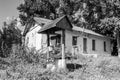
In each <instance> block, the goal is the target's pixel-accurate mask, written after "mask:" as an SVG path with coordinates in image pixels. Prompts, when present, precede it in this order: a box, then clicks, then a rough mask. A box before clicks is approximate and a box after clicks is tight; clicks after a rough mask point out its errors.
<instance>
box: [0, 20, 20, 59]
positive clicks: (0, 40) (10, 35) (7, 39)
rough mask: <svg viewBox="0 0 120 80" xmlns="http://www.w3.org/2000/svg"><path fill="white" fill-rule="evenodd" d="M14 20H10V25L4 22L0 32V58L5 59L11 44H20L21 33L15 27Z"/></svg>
mask: <svg viewBox="0 0 120 80" xmlns="http://www.w3.org/2000/svg"><path fill="white" fill-rule="evenodd" d="M16 24H17V22H16V20H12V21H11V23H10V24H7V23H6V22H4V25H3V28H2V30H0V35H1V36H0V46H1V47H0V53H1V54H0V56H1V57H7V56H8V55H9V54H10V52H11V49H12V44H21V40H22V39H21V38H22V35H21V31H20V30H19V29H18V28H17V26H16Z"/></svg>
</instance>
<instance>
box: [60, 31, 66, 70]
mask: <svg viewBox="0 0 120 80" xmlns="http://www.w3.org/2000/svg"><path fill="white" fill-rule="evenodd" d="M61 43H62V65H61V66H62V67H63V68H66V64H65V30H62V35H61Z"/></svg>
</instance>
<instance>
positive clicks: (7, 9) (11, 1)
mask: <svg viewBox="0 0 120 80" xmlns="http://www.w3.org/2000/svg"><path fill="white" fill-rule="evenodd" d="M22 2H23V0H0V26H1V25H2V23H3V21H6V19H7V18H9V17H10V18H11V17H18V16H19V12H18V10H17V6H19V4H21V3H22Z"/></svg>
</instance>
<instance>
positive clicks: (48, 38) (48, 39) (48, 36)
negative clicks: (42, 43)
mask: <svg viewBox="0 0 120 80" xmlns="http://www.w3.org/2000/svg"><path fill="white" fill-rule="evenodd" d="M49 47H50V35H49V33H47V60H49Z"/></svg>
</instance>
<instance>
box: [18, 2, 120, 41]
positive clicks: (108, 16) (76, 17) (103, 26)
mask: <svg viewBox="0 0 120 80" xmlns="http://www.w3.org/2000/svg"><path fill="white" fill-rule="evenodd" d="M18 10H19V11H20V12H21V14H20V18H21V20H22V22H24V23H26V24H29V19H32V18H31V17H35V16H39V17H44V18H48V19H55V18H57V17H60V16H61V15H64V14H65V15H68V17H69V19H70V20H71V22H72V23H73V24H75V25H78V26H80V27H85V28H87V29H91V30H93V31H95V32H98V33H100V34H103V35H106V36H110V37H113V38H115V34H116V35H118V34H117V33H118V32H119V26H118V24H117V23H118V21H119V17H120V1H119V0H24V4H21V5H20V6H19V7H18ZM26 21H27V22H26ZM104 21H105V22H104ZM116 21H117V22H116ZM116 30H117V31H116ZM113 32H114V33H113ZM115 39H117V38H115Z"/></svg>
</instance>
